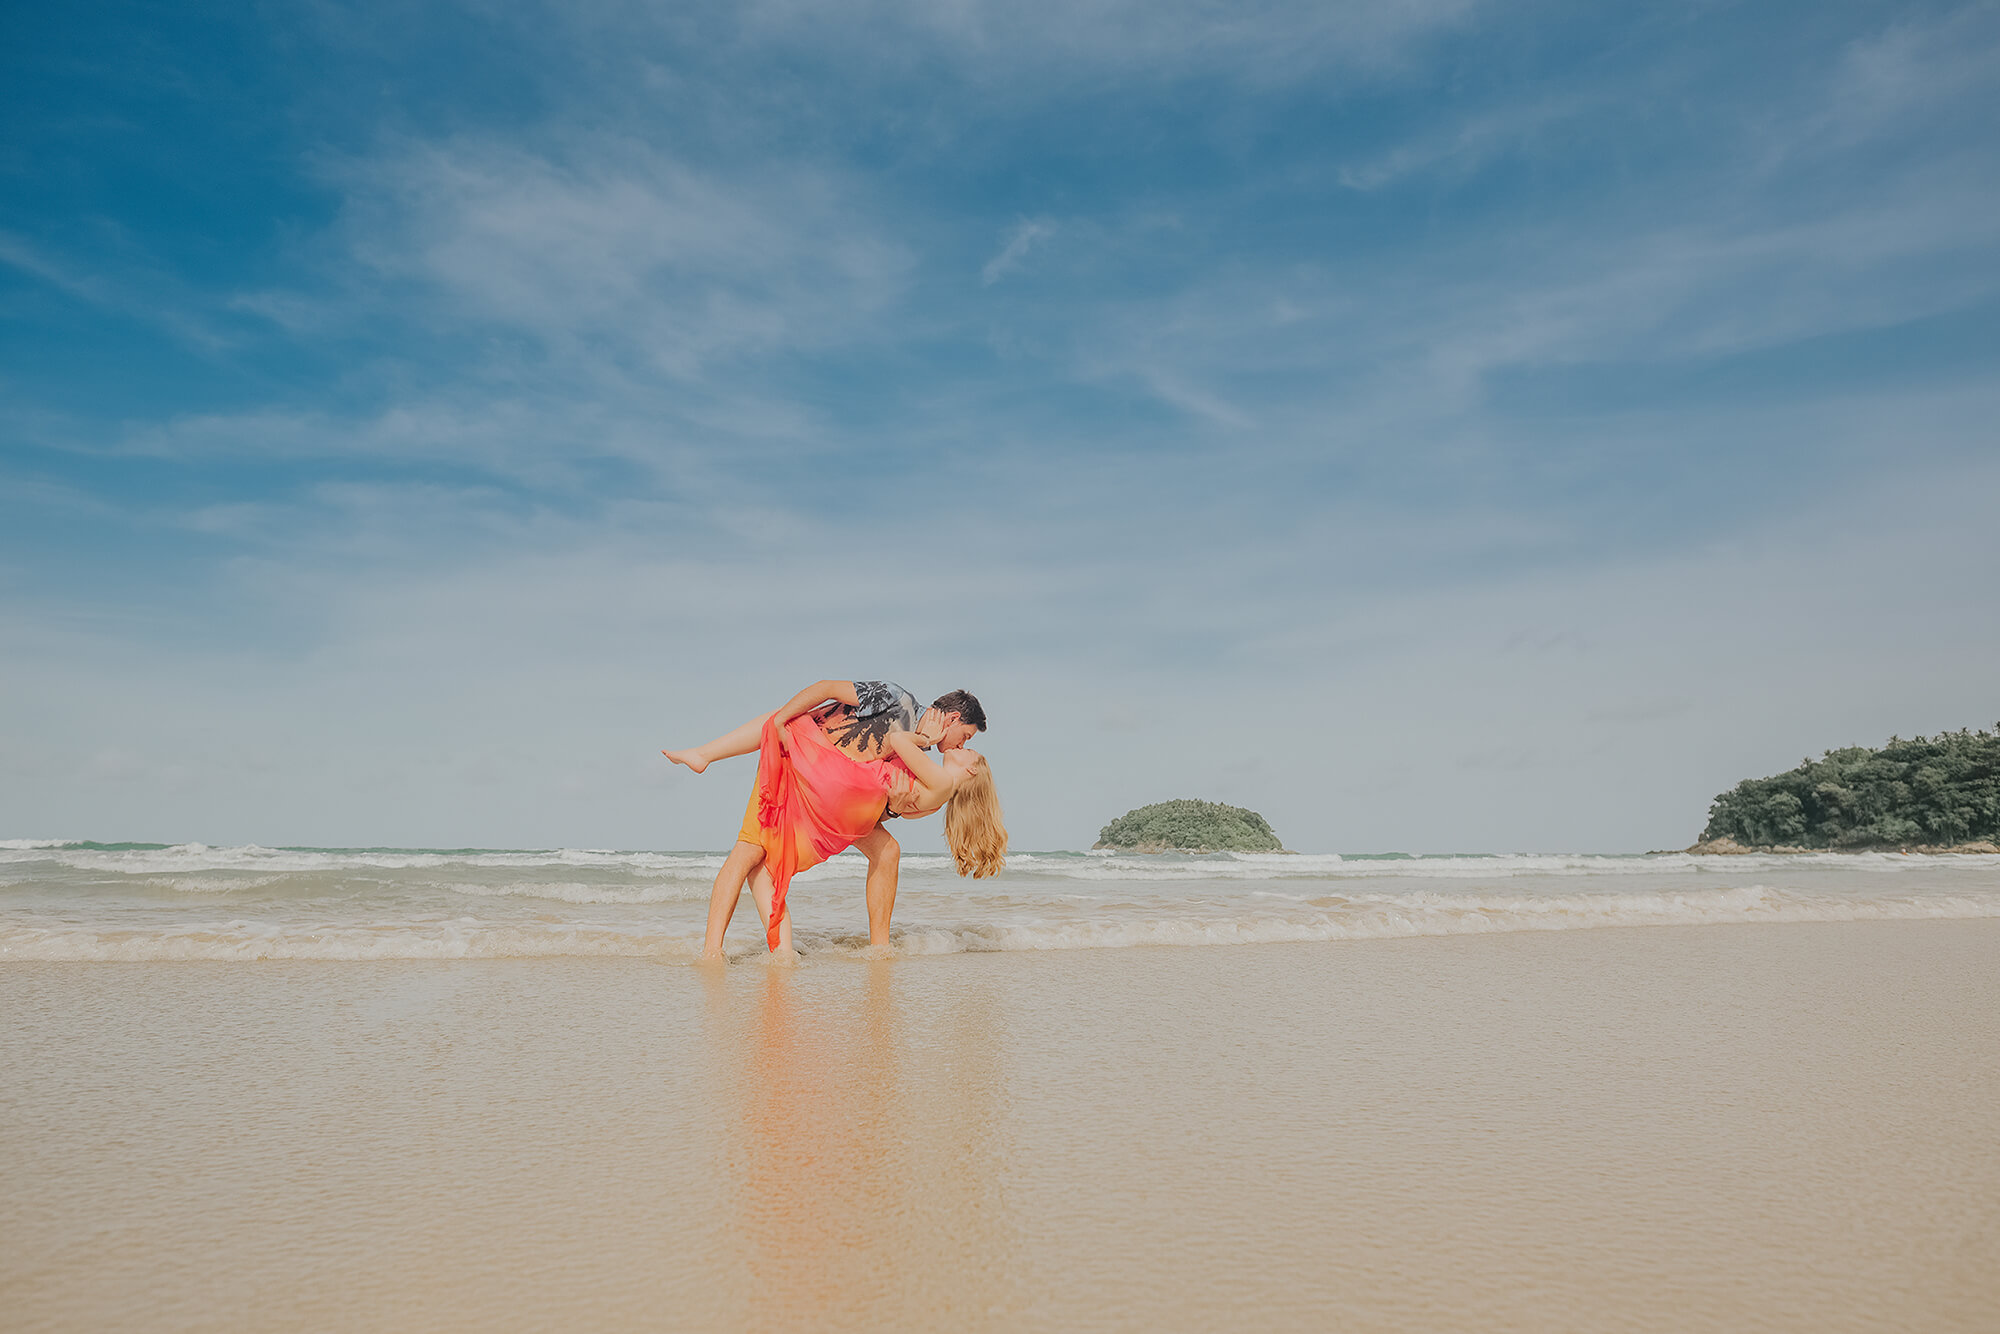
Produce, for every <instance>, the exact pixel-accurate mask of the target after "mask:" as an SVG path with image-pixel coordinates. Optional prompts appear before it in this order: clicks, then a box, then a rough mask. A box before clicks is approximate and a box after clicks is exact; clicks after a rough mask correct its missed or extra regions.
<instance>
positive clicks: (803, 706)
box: [778, 681, 861, 729]
mask: <svg viewBox="0 0 2000 1334" xmlns="http://www.w3.org/2000/svg"><path fill="white" fill-rule="evenodd" d="M830 699H837V700H839V701H840V702H841V703H842V704H845V705H847V706H848V707H849V708H853V707H854V706H855V705H857V704H859V703H861V696H859V695H857V694H855V693H854V682H852V681H815V682H813V683H812V684H811V685H809V686H807V687H806V688H805V689H804V690H801V691H800V692H799V693H798V694H796V695H794V696H792V702H791V703H789V704H787V705H785V707H784V708H782V709H779V710H778V726H779V727H780V728H781V729H782V728H783V727H784V725H785V724H786V723H788V722H790V721H791V720H792V719H794V718H796V717H798V716H799V715H800V714H802V713H811V712H812V711H813V710H814V709H816V708H818V707H819V706H820V705H822V704H824V703H826V702H827V701H828V700H830Z"/></svg>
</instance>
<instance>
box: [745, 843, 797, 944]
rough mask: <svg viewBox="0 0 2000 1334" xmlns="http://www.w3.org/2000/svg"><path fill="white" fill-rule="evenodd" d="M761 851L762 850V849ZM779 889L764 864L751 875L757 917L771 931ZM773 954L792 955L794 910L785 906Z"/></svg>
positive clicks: (751, 887)
mask: <svg viewBox="0 0 2000 1334" xmlns="http://www.w3.org/2000/svg"><path fill="white" fill-rule="evenodd" d="M760 851H761V849H760ZM777 894H778V887H777V886H776V885H775V884H773V883H772V882H771V869H770V868H769V867H767V866H765V865H764V864H763V863H762V862H759V863H758V864H757V869H756V870H755V871H752V872H751V873H750V897H751V898H752V899H753V900H755V901H756V904H757V916H758V917H760V918H762V919H763V922H764V929H765V931H766V932H768V931H769V930H770V929H771V900H772V899H774V898H776V897H777ZM772 953H774V954H779V955H784V956H788V957H789V956H790V955H791V953H792V908H791V905H790V904H786V905H785V915H784V916H783V917H780V918H779V919H778V948H777V949H775V950H773V951H772Z"/></svg>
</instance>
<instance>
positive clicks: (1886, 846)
mask: <svg viewBox="0 0 2000 1334" xmlns="http://www.w3.org/2000/svg"><path fill="white" fill-rule="evenodd" d="M1869 852H1875V853H1880V852H1895V853H1901V854H1903V855H1904V856H1920V857H1944V856H1954V855H1958V854H1968V855H1976V856H1987V857H1990V856H1994V855H1996V854H2000V843H1994V842H1991V841H1988V840H1974V841H1971V842H1967V843H1870V844H1858V845H1855V846H1853V847H1844V848H1807V847H1800V846H1797V845H1795V844H1790V843H1778V844H1773V845H1771V846H1769V847H1753V846H1750V845H1748V844H1743V843H1738V842H1737V841H1736V840H1735V839H1733V838H1727V837H1725V838H1716V839H1704V840H1700V841H1697V842H1696V843H1695V844H1694V845H1693V846H1692V847H1687V848H1680V849H1668V850H1666V851H1662V852H1657V853H1647V854H1646V855H1647V856H1649V857H1659V856H1679V855H1683V854H1686V855H1690V856H1695V857H1746V856H1752V855H1755V854H1759V853H1770V854H1772V855H1774V856H1780V857H1795V856H1802V855H1806V854H1826V853H1832V854H1835V855H1858V854H1861V853H1869Z"/></svg>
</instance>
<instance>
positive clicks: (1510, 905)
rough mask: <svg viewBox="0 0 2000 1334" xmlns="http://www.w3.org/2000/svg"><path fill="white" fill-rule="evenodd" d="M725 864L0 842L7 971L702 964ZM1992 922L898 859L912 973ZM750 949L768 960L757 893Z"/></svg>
mask: <svg viewBox="0 0 2000 1334" xmlns="http://www.w3.org/2000/svg"><path fill="white" fill-rule="evenodd" d="M721 864H722V854H721V853H719V852H643V851H620V850H614V849H603V848H555V849H502V848H283V847H260V846H256V845H246V846H240V847H216V846H210V845H207V844H202V843H174V844H164V843H103V842H88V841H65V840H39V839H7V840H0V960H7V961H13V960H67V961H89V960H102V961H132V962H144V961H170V960H228V961H253V960H260V959H327V960H340V959H488V958H532V957H558V956H625V957H641V958H651V959H656V960H659V961H661V962H663V963H681V962H689V961H692V960H693V959H694V958H695V957H696V955H697V954H698V952H699V949H700V945H701V939H702V932H703V926H704V922H705V920H706V914H707V905H708V897H709V887H710V884H711V882H712V881H713V879H714V876H715V873H716V871H717V869H718V868H719V867H720V866H721ZM865 870H866V863H865V862H863V861H862V859H861V858H860V857H859V856H858V855H856V854H853V853H848V854H844V855H842V856H840V857H837V858H834V859H833V860H832V861H829V862H827V863H826V864H824V865H822V866H818V867H815V868H813V869H812V870H810V871H807V872H805V873H803V874H801V875H800V876H799V877H798V878H797V880H796V881H794V884H793V890H792V905H793V921H794V939H795V942H796V943H797V945H798V947H799V950H800V952H801V954H802V955H804V956H806V958H808V959H811V958H815V957H819V958H839V957H842V956H853V955H859V954H862V953H865V952H866V951H867V948H868V946H867V922H866V913H865V909H864V904H863V896H862V884H863V876H864V873H865ZM1991 917H2000V857H1996V856H1987V855H1977V854H1951V855H1920V854H1899V853H1858V854H1854V853H1838V854H1836V853H1828V854H1804V855H1800V854H1789V855H1754V854H1753V855H1748V856H1728V857H1718V856H1690V855H1687V854H1678V853H1674V854H1644V855H1630V856H1599V855H1583V854H1512V853H1493V854H1483V853H1482V854H1454V855H1428V856H1419V855H1411V854H1401V853H1389V854H1332V853H1325V854H1312V853H1305V854H1269V855H1253V854H1238V853H1218V854H1208V855H1172V854H1167V855H1136V854H1121V853H1112V852H1102V851H1095V852H1063V851H1055V852H1019V853H1015V854H1013V855H1012V856H1011V857H1010V858H1009V860H1008V864H1007V869H1006V871H1005V872H1004V873H1003V874H1001V875H999V876H997V877H994V878H992V879H987V880H965V879H961V878H959V877H958V876H957V875H956V874H954V872H953V869H952V865H951V862H950V860H949V859H948V858H946V857H943V856H924V855H908V854H906V855H905V857H904V859H903V864H902V883H901V890H900V893H899V896H898V898H897V902H896V915H895V930H894V933H893V946H892V947H893V948H894V949H895V950H898V951H900V952H902V953H906V954H955V953H969V952H985V951H1021V950H1077V949H1124V948H1132V947H1137V946H1156V947H1178V948H1201V947H1209V946H1229V945H1248V944H1256V943H1261V942H1280V941H1288V942H1289V941H1308V942H1309V941H1324V942H1336V941H1355V940H1373V939H1383V938H1392V937H1408V936H1448V935H1464V934H1480V933H1497V932H1518V931H1586V930H1597V929H1602V928H1607V927H1646V926H1690V925H1708V926H1728V925H1733V924H1738V923H1750V922H1842V921H1862V920H1885V919H1923V918H1991ZM730 949H731V951H732V953H735V954H746V953H753V952H761V949H762V940H761V933H760V932H759V931H758V930H757V916H756V910H755V908H754V906H753V905H752V904H751V902H750V900H749V898H748V896H747V895H746V896H745V898H744V899H743V902H742V905H741V907H740V908H739V909H738V913H737V918H736V921H735V923H734V925H733V926H732V929H731V936H730Z"/></svg>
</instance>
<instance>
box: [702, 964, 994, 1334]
mask: <svg viewBox="0 0 2000 1334" xmlns="http://www.w3.org/2000/svg"><path fill="white" fill-rule="evenodd" d="M905 966H906V965H904V964H903V963H901V962H899V961H895V960H889V959H877V960H867V961H864V962H862V963H861V964H860V965H859V967H858V968H852V969H851V968H850V965H848V964H846V963H844V962H841V963H830V964H827V965H824V966H805V967H801V968H799V969H797V970H794V969H790V968H783V967H766V968H763V969H756V968H752V967H741V966H739V967H737V968H732V969H730V970H729V972H730V973H731V974H733V975H735V976H734V978H733V979H732V980H739V979H740V980H742V981H747V982H749V983H750V984H751V988H752V989H753V990H754V991H755V993H756V994H755V1003H754V1005H748V1006H746V1005H744V1002H745V1001H746V1000H748V999H750V998H749V997H746V996H745V995H744V994H743V989H742V988H740V987H738V986H725V987H722V988H721V990H722V991H728V992H734V993H735V994H734V995H733V996H729V997H728V998H727V999H728V1000H729V1001H731V1002H733V1003H734V1008H735V1012H736V1014H737V1016H738V1017H739V1022H740V1021H747V1022H748V1024H749V1031H748V1032H747V1033H743V1034H742V1038H741V1042H742V1046H741V1051H742V1052H743V1064H742V1074H741V1077H740V1078H739V1079H737V1080H735V1081H734V1086H735V1090H734V1091H735V1092H736V1094H737V1098H738V1101H737V1103H736V1106H737V1108H739V1109H740V1115H738V1116H737V1117H735V1118H734V1119H735V1124H736V1127H737V1130H738V1138H737V1140H736V1143H735V1147H734V1149H733V1151H732V1153H731V1155H730V1156H731V1158H732V1159H733V1160H734V1164H735V1165H737V1166H738V1167H739V1168H740V1176H738V1177H737V1181H738V1182H740V1186H739V1187H738V1189H739V1190H740V1211H739V1223H738V1228H737V1230H736V1235H737V1236H738V1237H739V1238H740V1241H741V1243H742V1244H743V1245H744V1246H745V1247H746V1248H747V1251H748V1253H747V1255H746V1257H745V1258H746V1260H747V1267H748V1275H747V1277H748V1292H747V1297H748V1303H749V1307H750V1310H749V1312H748V1315H749V1321H750V1324H751V1325H752V1326H753V1327H768V1326H774V1325H811V1324H826V1325H841V1326H844V1325H848V1324H863V1323H888V1324H898V1323H902V1324H907V1323H913V1322H915V1323H923V1322H924V1320H925V1319H926V1318H928V1319H932V1320H935V1319H944V1318H948V1319H949V1320H950V1322H951V1323H952V1324H953V1325H954V1326H955V1327H967V1326H981V1325H985V1324H989V1323H992V1321H993V1319H994V1317H996V1316H1001V1315H1003V1314H1004V1312H1005V1311H1006V1310H1008V1309H1010V1308H1013V1309H1018V1308H1017V1307H1016V1304H1015V1303H1014V1302H1012V1301H1010V1300H1008V1299H1007V1297H1006V1295H1005V1293H1006V1290H1007V1289H1008V1287H1009V1283H1010V1277H1011V1276H1010V1274H1009V1269H1010V1260H1011V1258H1012V1257H1013V1256H1014V1255H1015V1254H1017V1253H1018V1252H1017V1247H1016V1244H1015V1243H1016V1239H1015V1238H1014V1236H1013V1235H1012V1233H1013V1229H1012V1225H1011V1221H1010V1218H1009V1214H1008V1211H1007V1210H1006V1208H1005V1207H1004V1199H1003V1198H1002V1195H1001V1184H1000V1183H1001V1175H1002V1172H1001V1168H1002V1163H1003V1157H1004V1155H1002V1153H1001V1152H1000V1150H999V1148H998V1145H997V1143H996V1139H997V1135H996V1110H997V1105H998V1102H999V1088H1000V1081H1001V1075H1000V1066H1001V1064H1002V1062H1001V1061H1000V1060H999V1059H998V1058H999V1051H998V1034H997V1026H996V1022H995V1020H996V1015H995V1012H994V1006H992V1005H991V1003H990V1002H987V1001H985V1000H983V999H982V997H981V996H980V995H978V994H967V993H965V992H963V991H957V992H956V994H953V990H955V989H949V988H950V982H949V981H948V980H947V979H946V978H944V977H941V976H938V975H935V974H934V975H931V976H928V977H927V978H925V979H924V980H925V981H927V982H928V983H930V986H929V987H920V988H916V989H915V991H914V994H901V993H903V992H905V991H908V990H909V988H908V987H907V986H904V985H900V984H906V983H908V982H909V980H910V979H908V978H907V977H905V976H902V972H903V970H904V968H905ZM753 972H761V973H762V974H763V975H762V976H761V977H748V976H745V975H746V974H751V973H753ZM857 974H858V975H857ZM857 983H858V985H856V984H857ZM940 983H943V984H944V986H945V987H946V988H948V990H946V991H945V993H944V994H943V995H942V996H941V995H940V993H939V990H938V984H940ZM716 999H717V1000H718V1001H720V1000H722V999H723V998H722V996H721V995H720V994H718V996H717V997H716Z"/></svg>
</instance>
